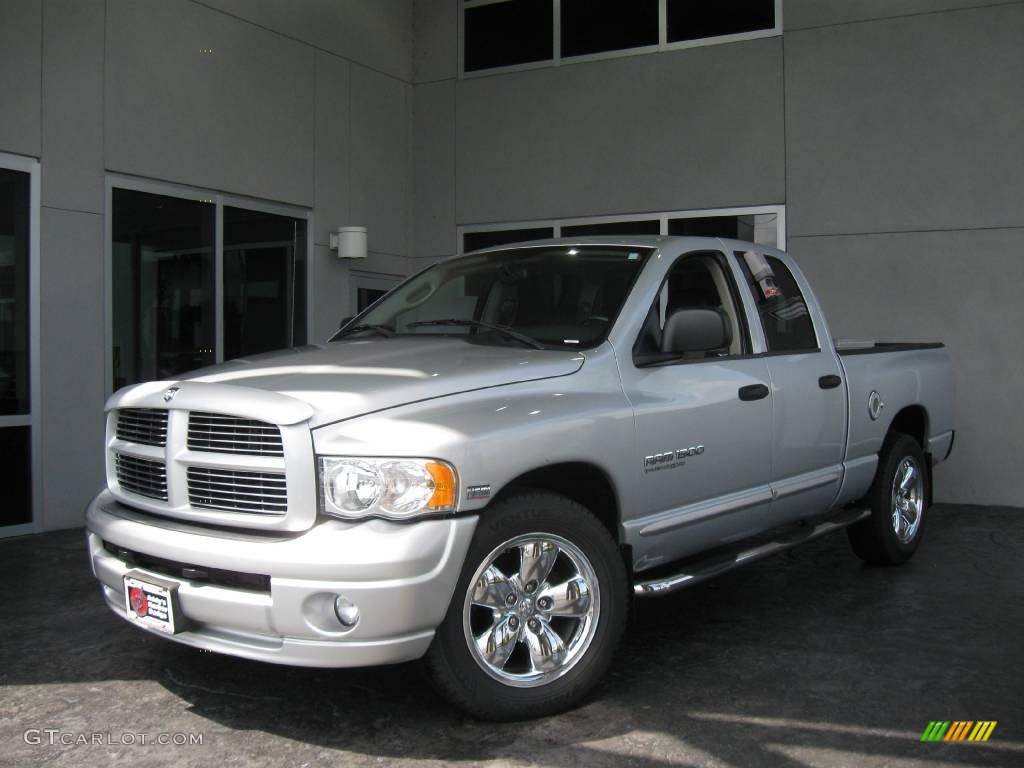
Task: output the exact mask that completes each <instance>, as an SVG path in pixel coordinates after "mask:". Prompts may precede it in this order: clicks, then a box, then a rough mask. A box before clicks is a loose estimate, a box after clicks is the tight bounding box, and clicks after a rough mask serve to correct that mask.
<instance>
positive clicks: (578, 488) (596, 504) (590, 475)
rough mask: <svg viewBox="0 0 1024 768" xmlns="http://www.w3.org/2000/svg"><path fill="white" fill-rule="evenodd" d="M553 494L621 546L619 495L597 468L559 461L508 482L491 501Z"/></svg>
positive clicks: (592, 465)
mask: <svg viewBox="0 0 1024 768" xmlns="http://www.w3.org/2000/svg"><path fill="white" fill-rule="evenodd" d="M527 488H529V489H533V490H543V491H550V492H552V493H557V494H559V495H561V496H565V497H566V498H569V499H572V500H573V501H575V502H576V503H577V504H580V505H582V506H584V507H586V508H587V509H588V510H590V512H591V513H592V514H593V515H594V516H595V517H596V518H597V519H598V520H599V521H600V522H601V524H602V525H603V526H604V527H605V528H606V529H607V530H608V532H609V533H610V534H611V536H612V539H614V540H615V542H616V543H618V544H621V543H622V535H621V533H620V528H621V526H620V525H619V523H620V522H621V520H622V517H621V506H620V504H619V495H618V491H617V489H616V487H615V483H614V482H613V481H612V478H611V476H610V475H609V474H608V472H606V471H605V470H604V469H602V468H601V467H599V466H598V465H597V464H593V463H591V462H587V461H563V462H558V463H555V464H548V465H546V466H543V467H536V468H534V469H531V470H528V471H526V472H523V473H522V474H520V475H518V476H516V477H514V478H512V479H511V480H510V481H509V482H508V483H506V484H505V485H504V486H503V487H502V488H501V490H500V491H499V492H498V493H497V494H495V500H497V499H499V498H501V497H502V496H506V495H508V494H509V493H513V492H515V491H517V490H523V489H527Z"/></svg>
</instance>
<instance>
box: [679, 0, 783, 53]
mask: <svg viewBox="0 0 1024 768" xmlns="http://www.w3.org/2000/svg"><path fill="white" fill-rule="evenodd" d="M667 2H668V4H667V7H666V11H667V18H666V21H667V26H668V42H670V43H676V42H680V41H682V40H699V39H700V38H702V37H716V36H718V35H735V34H739V33H740V32H753V31H755V30H759V29H771V28H772V27H774V26H775V0H714V2H711V0H667Z"/></svg>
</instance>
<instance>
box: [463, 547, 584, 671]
mask: <svg viewBox="0 0 1024 768" xmlns="http://www.w3.org/2000/svg"><path fill="white" fill-rule="evenodd" d="M600 612H601V593H600V589H599V587H598V583H597V576H596V574H595V573H594V568H593V566H592V565H591V564H590V561H589V560H588V559H587V556H586V555H584V554H583V552H582V550H580V548H579V547H577V546H576V545H575V544H573V543H572V542H571V541H568V540H567V539H563V538H562V537H560V536H555V535H553V534H547V533H529V534H526V535H523V536H517V537H515V538H514V539H510V540H509V541H507V542H505V543H504V544H502V545H501V546H499V547H497V548H495V549H494V550H493V551H492V552H491V553H490V554H489V555H488V556H487V557H486V558H484V561H483V563H482V564H481V565H480V567H479V568H478V569H477V571H476V573H475V574H474V576H473V578H472V580H471V581H470V583H469V590H468V591H467V594H466V598H465V603H464V606H463V611H462V626H463V632H464V634H465V637H466V643H467V644H468V646H469V650H470V653H471V654H472V656H473V659H474V660H475V661H476V663H477V664H478V665H479V666H480V667H481V668H482V669H483V670H484V672H486V673H487V674H488V675H490V676H491V677H493V678H495V679H496V680H499V681H500V682H502V683H505V684H506V685H511V686H514V687H518V688H530V687H535V686H539V685H545V684H547V683H550V682H551V681H552V680H555V679H557V678H559V677H561V676H562V675H564V674H565V673H566V672H568V671H569V670H570V669H572V667H573V666H575V664H576V663H577V662H578V661H579V660H580V659H581V658H582V657H583V655H584V654H585V653H586V651H587V648H588V647H589V646H590V643H591V641H592V640H593V639H594V633H595V630H596V628H597V622H598V619H599V617H600Z"/></svg>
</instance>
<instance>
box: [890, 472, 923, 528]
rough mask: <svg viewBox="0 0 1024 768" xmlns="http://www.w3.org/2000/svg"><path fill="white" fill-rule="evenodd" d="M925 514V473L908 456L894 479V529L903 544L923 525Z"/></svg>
mask: <svg viewBox="0 0 1024 768" xmlns="http://www.w3.org/2000/svg"><path fill="white" fill-rule="evenodd" d="M923 514H924V473H923V472H922V471H921V467H920V466H918V464H917V461H916V460H914V459H913V458H912V457H910V456H907V457H905V458H904V459H903V461H901V462H900V463H899V466H898V467H897V468H896V474H895V476H894V477H893V480H892V529H893V532H894V533H895V534H896V538H897V539H898V540H899V542H900V543H901V544H909V543H910V542H911V541H913V539H914V536H916V535H917V529H918V528H920V527H921V517H922V515H923Z"/></svg>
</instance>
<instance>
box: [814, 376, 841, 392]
mask: <svg viewBox="0 0 1024 768" xmlns="http://www.w3.org/2000/svg"><path fill="white" fill-rule="evenodd" d="M842 383H843V380H842V379H841V378H839V377H838V376H836V375H835V374H834V373H830V374H829V375H828V376H822V377H821V378H820V379H818V386H819V387H821V388H822V389H835V388H836V387H838V386H839V385H840V384H842Z"/></svg>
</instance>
